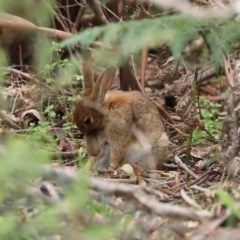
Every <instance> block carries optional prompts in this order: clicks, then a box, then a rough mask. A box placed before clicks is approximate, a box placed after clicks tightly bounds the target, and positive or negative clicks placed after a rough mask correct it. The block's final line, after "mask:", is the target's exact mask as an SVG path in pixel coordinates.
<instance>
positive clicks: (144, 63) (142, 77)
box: [140, 49, 148, 90]
mask: <svg viewBox="0 0 240 240" xmlns="http://www.w3.org/2000/svg"><path fill="white" fill-rule="evenodd" d="M147 58H148V49H144V50H143V51H142V55H141V71H140V82H141V87H142V89H143V90H144V88H145V73H146V67H147Z"/></svg>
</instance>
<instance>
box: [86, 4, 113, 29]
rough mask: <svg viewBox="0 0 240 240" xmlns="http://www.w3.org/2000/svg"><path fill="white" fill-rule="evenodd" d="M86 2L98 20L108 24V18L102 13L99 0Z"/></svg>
mask: <svg viewBox="0 0 240 240" xmlns="http://www.w3.org/2000/svg"><path fill="white" fill-rule="evenodd" d="M87 3H88V5H89V6H90V7H91V8H92V10H93V12H94V14H95V16H96V18H97V19H98V21H99V22H100V23H102V24H108V20H107V18H106V16H105V15H104V13H103V11H102V8H101V6H100V4H99V2H97V1H96V0H88V1H87Z"/></svg>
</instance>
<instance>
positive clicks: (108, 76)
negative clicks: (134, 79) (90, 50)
mask: <svg viewBox="0 0 240 240" xmlns="http://www.w3.org/2000/svg"><path fill="white" fill-rule="evenodd" d="M116 72H117V70H116V68H115V67H112V66H111V67H109V68H107V69H106V70H105V71H104V72H103V73H102V74H101V75H100V76H99V77H98V79H97V81H96V83H95V85H94V87H93V95H92V99H93V101H95V102H98V103H102V102H103V101H104V97H105V94H106V92H107V91H108V90H109V89H110V87H111V86H112V83H113V80H114V78H115V76H116Z"/></svg>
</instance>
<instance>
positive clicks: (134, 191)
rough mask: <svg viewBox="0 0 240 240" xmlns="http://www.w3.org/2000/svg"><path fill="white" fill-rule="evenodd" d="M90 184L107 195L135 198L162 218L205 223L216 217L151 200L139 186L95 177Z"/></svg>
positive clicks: (207, 213)
mask: <svg viewBox="0 0 240 240" xmlns="http://www.w3.org/2000/svg"><path fill="white" fill-rule="evenodd" d="M89 184H90V187H91V188H93V189H95V190H98V191H101V192H104V193H107V194H116V195H120V196H122V197H126V198H133V199H134V200H136V201H137V203H138V204H140V205H141V206H142V207H144V208H145V210H147V211H148V212H153V213H155V214H157V215H159V216H162V217H179V218H186V219H190V220H197V221H202V220H203V218H204V219H205V221H206V219H212V218H214V215H213V214H212V213H210V212H207V211H199V210H196V211H194V210H192V209H189V208H185V207H179V206H176V205H172V204H168V203H161V202H159V201H158V200H157V199H155V198H150V197H149V195H148V194H146V193H145V192H144V191H143V190H142V188H141V187H139V186H134V185H128V184H123V183H113V182H109V181H106V180H102V179H100V178H93V177H91V178H90V179H89Z"/></svg>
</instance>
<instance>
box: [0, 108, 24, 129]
mask: <svg viewBox="0 0 240 240" xmlns="http://www.w3.org/2000/svg"><path fill="white" fill-rule="evenodd" d="M0 118H2V119H3V120H4V121H5V122H6V124H7V125H8V126H9V127H11V128H13V129H14V130H19V129H20V127H19V126H18V125H17V124H16V123H14V122H13V121H12V120H11V119H10V118H9V117H8V115H7V114H5V113H4V112H3V111H1V110H0Z"/></svg>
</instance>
